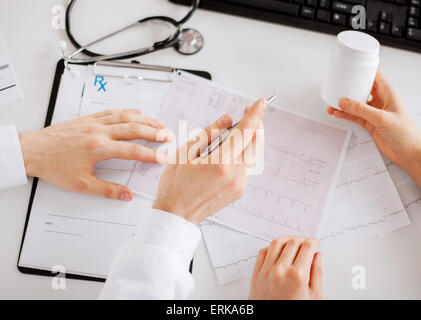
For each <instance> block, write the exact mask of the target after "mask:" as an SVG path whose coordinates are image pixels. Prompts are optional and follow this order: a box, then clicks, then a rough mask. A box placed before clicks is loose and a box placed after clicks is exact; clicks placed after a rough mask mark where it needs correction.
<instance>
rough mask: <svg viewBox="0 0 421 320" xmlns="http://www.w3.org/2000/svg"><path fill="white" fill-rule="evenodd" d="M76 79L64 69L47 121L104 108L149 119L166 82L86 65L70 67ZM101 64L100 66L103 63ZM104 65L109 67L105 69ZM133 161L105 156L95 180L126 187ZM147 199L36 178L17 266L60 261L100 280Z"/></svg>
mask: <svg viewBox="0 0 421 320" xmlns="http://www.w3.org/2000/svg"><path fill="white" fill-rule="evenodd" d="M71 67H72V68H73V69H75V70H77V71H79V73H80V76H79V77H72V76H71V75H70V73H69V72H68V71H67V70H65V71H64V73H63V75H62V78H61V84H60V89H59V92H58V96H57V101H56V107H55V111H54V117H53V121H52V123H53V124H54V123H59V122H62V121H67V120H71V119H74V118H77V117H79V116H83V115H87V114H91V113H95V112H100V111H104V110H109V109H128V108H134V109H141V110H142V113H143V114H144V115H146V116H149V117H156V115H157V114H156V113H157V110H158V109H159V106H160V105H161V104H162V102H163V100H164V97H165V96H166V94H167V91H168V89H169V86H170V84H169V83H161V82H158V83H157V82H151V81H138V80H123V79H122V78H114V77H104V78H102V77H99V78H97V76H95V75H94V74H93V71H92V70H91V67H90V66H89V67H87V66H81V65H72V66H71ZM104 68H105V67H104ZM105 69H107V70H99V71H104V73H107V74H109V73H112V72H118V73H121V74H127V73H128V72H130V73H131V74H133V73H136V74H135V75H139V76H144V77H154V78H160V79H162V80H165V79H166V78H168V74H165V73H162V72H161V73H160V72H156V71H155V72H154V71H147V70H137V69H136V70H133V69H129V70H126V69H121V68H105ZM108 69H109V70H108ZM134 165H135V162H134V161H125V160H107V161H104V162H101V163H98V164H97V165H96V167H95V176H96V177H98V178H99V179H103V180H106V181H111V182H115V183H120V184H123V185H126V184H127V182H128V180H129V177H130V175H131V173H132V171H133V168H134ZM150 207H151V201H150V200H147V199H144V198H141V197H134V199H133V200H132V201H129V202H123V201H115V200H109V199H105V198H101V197H96V196H89V195H80V194H76V193H71V192H67V191H63V190H59V189H57V188H55V187H53V186H51V185H49V184H47V183H45V182H44V181H41V180H40V181H39V182H38V187H37V190H36V194H35V198H34V202H33V206H32V210H31V214H30V219H29V223H28V227H27V231H26V235H25V241H24V244H23V247H22V253H21V256H20V260H19V266H23V267H31V268H36V269H43V270H48V271H49V270H51V268H52V267H53V266H56V265H60V266H63V267H64V268H65V269H66V273H74V274H79V275H86V276H94V277H101V278H105V277H106V276H107V274H108V269H109V266H110V264H111V262H112V260H113V258H114V256H115V254H116V252H117V250H118V249H119V248H120V247H121V246H122V245H124V244H125V243H127V242H129V241H130V239H131V238H132V237H133V235H134V234H136V233H141V232H143V231H144V230H143V229H142V226H144V225H148V221H149V217H150V216H149V215H148V214H145V213H148V212H150V210H149V208H150Z"/></svg>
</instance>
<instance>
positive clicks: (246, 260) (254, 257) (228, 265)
mask: <svg viewBox="0 0 421 320" xmlns="http://www.w3.org/2000/svg"><path fill="white" fill-rule="evenodd" d="M256 258H257V254H256V255H252V256H249V257H247V258H243V259H239V260H237V261H235V262H231V263H228V264H226V265H221V266H216V267H213V270H219V269H227V268H229V267H234V266H238V265H239V264H240V263H242V262H249V261H250V260H252V259H256Z"/></svg>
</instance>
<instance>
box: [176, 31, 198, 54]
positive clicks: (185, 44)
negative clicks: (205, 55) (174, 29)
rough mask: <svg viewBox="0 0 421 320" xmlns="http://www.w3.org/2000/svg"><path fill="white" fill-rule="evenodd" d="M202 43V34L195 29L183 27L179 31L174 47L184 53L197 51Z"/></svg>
mask: <svg viewBox="0 0 421 320" xmlns="http://www.w3.org/2000/svg"><path fill="white" fill-rule="evenodd" d="M203 45H204V38H203V36H202V34H201V33H200V32H199V31H197V30H195V29H183V30H181V32H180V35H179V38H178V42H177V43H176V44H175V49H176V50H177V51H178V52H179V53H181V54H185V55H191V54H195V53H198V52H199V51H200V50H201V49H202V48H203Z"/></svg>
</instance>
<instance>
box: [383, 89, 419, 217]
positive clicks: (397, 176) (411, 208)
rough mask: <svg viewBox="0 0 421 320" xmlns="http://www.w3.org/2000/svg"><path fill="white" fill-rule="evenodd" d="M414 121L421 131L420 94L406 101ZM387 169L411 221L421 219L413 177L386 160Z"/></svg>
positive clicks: (417, 190) (417, 193)
mask: <svg viewBox="0 0 421 320" xmlns="http://www.w3.org/2000/svg"><path fill="white" fill-rule="evenodd" d="M405 106H406V107H407V108H408V111H409V113H410V115H411V117H412V119H413V120H414V121H415V123H416V124H417V126H418V128H420V129H421V95H420V93H418V94H417V95H414V96H413V97H409V98H408V99H406V100H405ZM384 160H385V163H386V166H387V169H388V171H389V173H390V175H391V177H392V180H393V182H394V183H395V185H396V187H397V189H398V192H399V195H400V197H401V200H402V202H403V205H404V207H405V209H406V210H407V212H408V215H409V217H410V218H411V220H414V219H417V218H418V219H419V218H420V217H421V214H420V213H421V190H420V189H419V187H418V186H417V184H416V183H415V181H414V180H413V179H412V178H411V176H410V175H409V174H408V173H407V172H406V171H404V170H403V169H401V168H400V167H399V166H397V165H396V164H394V163H392V162H391V161H390V160H389V159H387V158H384Z"/></svg>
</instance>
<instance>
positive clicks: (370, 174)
mask: <svg viewBox="0 0 421 320" xmlns="http://www.w3.org/2000/svg"><path fill="white" fill-rule="evenodd" d="M383 173H387V170H386V169H384V170H381V171H377V172H373V173H369V174H367V175H365V176H362V177H360V178H357V179H350V180H347V181H344V182H340V183H337V184H336V187H337V188H341V187H344V186H349V185H352V184H357V183H360V182H363V181H364V180H368V179H370V178H371V177H374V176H378V175H380V174H383Z"/></svg>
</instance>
